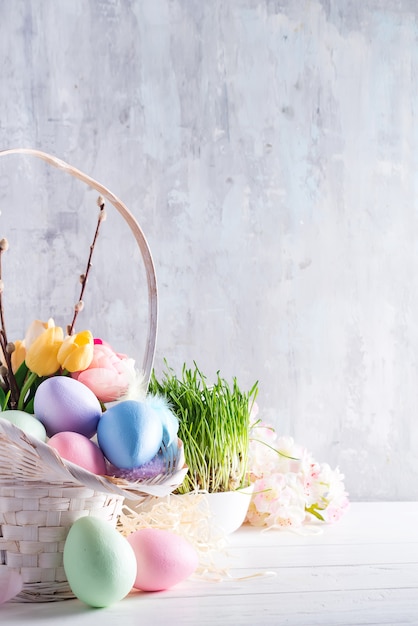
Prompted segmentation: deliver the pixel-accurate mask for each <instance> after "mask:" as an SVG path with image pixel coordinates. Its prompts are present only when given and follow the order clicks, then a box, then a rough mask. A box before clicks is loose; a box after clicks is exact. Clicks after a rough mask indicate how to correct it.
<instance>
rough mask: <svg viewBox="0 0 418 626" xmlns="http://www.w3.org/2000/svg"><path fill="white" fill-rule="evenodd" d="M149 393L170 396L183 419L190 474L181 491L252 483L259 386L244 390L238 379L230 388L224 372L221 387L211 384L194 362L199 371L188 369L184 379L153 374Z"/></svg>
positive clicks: (214, 489) (218, 381)
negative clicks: (253, 422) (251, 438)
mask: <svg viewBox="0 0 418 626" xmlns="http://www.w3.org/2000/svg"><path fill="white" fill-rule="evenodd" d="M149 392H150V393H152V394H158V395H161V396H163V397H165V398H166V399H167V400H168V402H169V404H170V406H171V409H172V410H173V411H174V413H175V414H176V415H177V417H178V420H179V432H178V436H179V438H180V439H181V440H182V442H183V445H184V455H185V461H186V465H187V466H188V468H189V471H188V473H187V475H186V478H185V480H184V482H183V483H182V485H181V486H180V487H179V488H178V489H177V493H188V492H190V491H195V490H204V491H208V492H210V493H215V492H223V491H233V490H236V489H239V488H241V487H246V486H247V485H248V446H249V436H250V435H249V426H250V413H251V409H252V405H253V403H254V401H255V399H256V396H257V392H258V383H255V384H254V385H253V387H252V389H251V390H250V391H249V392H243V391H241V390H240V388H239V386H238V383H237V380H236V378H234V379H233V382H232V385H229V384H228V383H227V382H226V380H224V379H223V378H221V377H220V375H219V372H218V373H217V379H216V381H215V383H214V384H213V385H208V384H207V381H206V377H205V376H204V375H203V374H202V372H201V371H200V370H199V368H198V367H197V366H196V364H194V369H188V368H187V367H186V365H183V369H182V375H181V377H180V378H179V377H177V376H176V375H175V373H174V371H173V370H172V369H171V368H168V367H167V369H166V371H165V372H164V373H163V375H162V377H161V379H160V380H157V377H156V375H155V371H153V373H152V376H151V381H150V386H149Z"/></svg>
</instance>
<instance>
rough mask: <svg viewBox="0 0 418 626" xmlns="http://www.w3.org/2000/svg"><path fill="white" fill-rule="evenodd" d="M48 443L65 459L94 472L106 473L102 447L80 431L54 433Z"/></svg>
mask: <svg viewBox="0 0 418 626" xmlns="http://www.w3.org/2000/svg"><path fill="white" fill-rule="evenodd" d="M48 445H50V446H51V447H52V448H54V449H55V450H56V451H57V452H58V453H59V454H60V456H61V457H62V458H63V459H66V460H67V461H71V463H75V464H76V465H80V467H84V469H86V470H88V471H89V472H92V473H93V474H100V475H103V474H106V461H105V458H104V456H103V452H102V451H101V450H100V448H99V447H98V446H97V445H96V444H95V443H93V441H92V440H91V439H88V438H87V437H85V436H84V435H80V433H74V432H71V431H63V432H60V433H56V435H53V437H51V439H50V440H49V441H48Z"/></svg>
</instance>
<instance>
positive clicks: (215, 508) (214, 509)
mask: <svg viewBox="0 0 418 626" xmlns="http://www.w3.org/2000/svg"><path fill="white" fill-rule="evenodd" d="M253 491H254V485H250V486H249V487H244V488H243V489H237V490H236V491H224V492H219V493H205V494H203V495H204V498H205V499H206V501H207V504H208V508H209V512H210V515H211V516H212V518H213V524H214V526H215V528H219V530H221V531H222V532H224V533H225V534H227V535H229V534H231V533H233V532H235V531H236V530H238V528H239V527H240V526H242V524H243V523H244V520H245V517H246V515H247V511H248V507H249V505H250V500H251V496H252V493H253Z"/></svg>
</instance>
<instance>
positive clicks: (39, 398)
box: [34, 376, 102, 438]
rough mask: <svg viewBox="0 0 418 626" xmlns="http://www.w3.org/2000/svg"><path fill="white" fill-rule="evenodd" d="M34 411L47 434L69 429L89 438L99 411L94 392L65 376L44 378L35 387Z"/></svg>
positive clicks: (50, 435) (97, 419)
mask: <svg viewBox="0 0 418 626" xmlns="http://www.w3.org/2000/svg"><path fill="white" fill-rule="evenodd" d="M34 410H35V415H36V417H37V418H38V419H39V420H40V421H41V422H42V423H43V424H44V426H45V428H46V432H47V434H48V437H52V435H55V434H56V433H59V432H61V431H64V430H65V431H68V430H70V431H73V432H76V433H80V434H81V435H84V436H85V437H88V438H90V437H92V436H93V435H94V434H95V432H96V428H97V423H98V421H99V418H100V416H101V413H102V409H101V405H100V402H99V400H98V399H97V398H96V396H95V395H94V393H93V392H92V391H90V389H89V388H88V387H86V385H83V383H80V382H78V380H75V379H73V378H70V377H68V376H52V377H51V378H47V379H46V380H44V381H43V382H42V383H41V384H40V385H39V387H38V389H37V390H36V393H35V398H34Z"/></svg>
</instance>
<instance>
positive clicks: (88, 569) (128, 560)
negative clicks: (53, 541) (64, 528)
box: [63, 516, 136, 607]
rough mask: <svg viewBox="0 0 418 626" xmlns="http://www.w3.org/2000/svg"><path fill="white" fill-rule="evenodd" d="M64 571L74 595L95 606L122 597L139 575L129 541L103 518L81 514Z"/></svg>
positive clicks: (69, 537)
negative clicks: (82, 515)
mask: <svg viewBox="0 0 418 626" xmlns="http://www.w3.org/2000/svg"><path fill="white" fill-rule="evenodd" d="M63 561H64V570H65V574H66V576H67V580H68V583H69V585H70V587H71V590H72V592H73V593H74V595H75V596H76V597H77V598H78V599H79V600H81V601H82V602H85V603H86V604H88V605H89V606H93V607H106V606H110V605H111V604H114V603H115V602H119V600H122V598H124V597H125V596H126V595H127V594H128V593H129V592H130V591H131V589H132V586H133V584H134V582H135V578H136V557H135V553H134V551H133V549H132V547H131V545H130V544H129V542H128V541H127V540H126V539H125V537H123V536H122V535H121V534H120V533H119V532H118V531H117V530H116V529H115V528H113V526H112V525H111V524H110V523H109V522H107V521H105V520H103V519H100V518H96V517H90V516H88V517H81V518H80V519H78V520H77V521H76V522H74V524H73V525H72V526H71V528H70V530H69V533H68V535H67V539H66V541H65V545H64V553H63Z"/></svg>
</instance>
